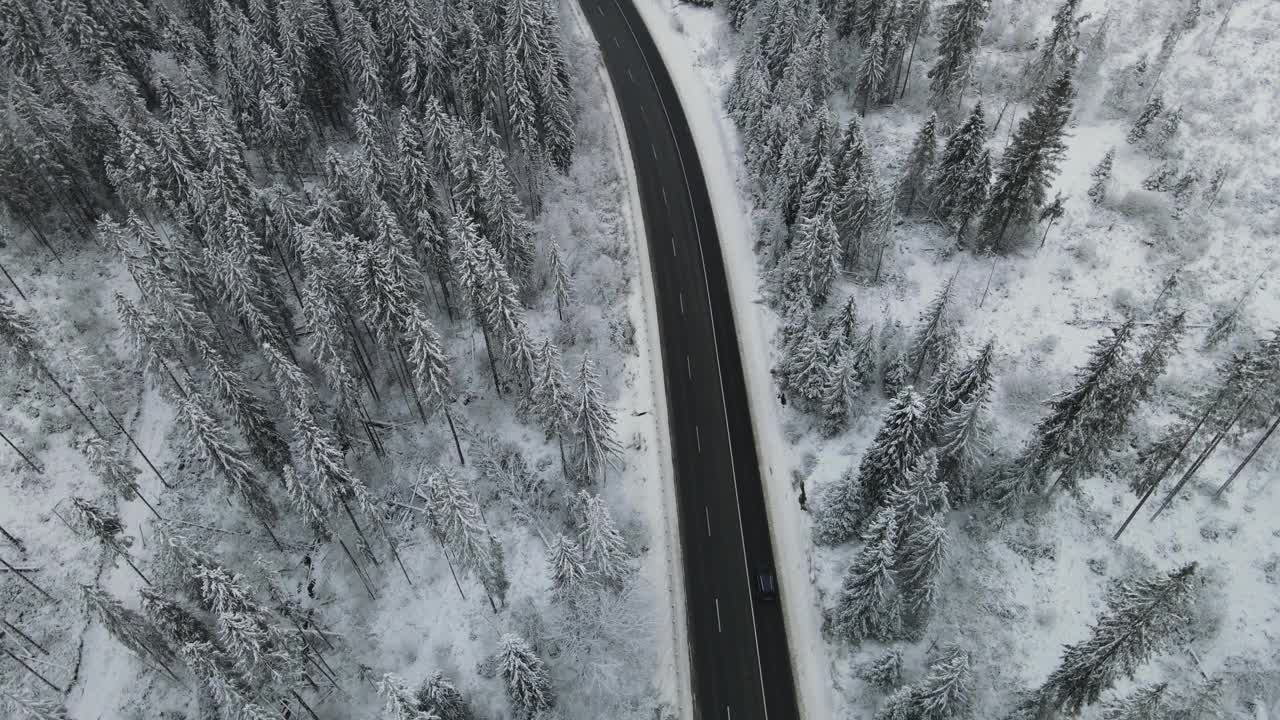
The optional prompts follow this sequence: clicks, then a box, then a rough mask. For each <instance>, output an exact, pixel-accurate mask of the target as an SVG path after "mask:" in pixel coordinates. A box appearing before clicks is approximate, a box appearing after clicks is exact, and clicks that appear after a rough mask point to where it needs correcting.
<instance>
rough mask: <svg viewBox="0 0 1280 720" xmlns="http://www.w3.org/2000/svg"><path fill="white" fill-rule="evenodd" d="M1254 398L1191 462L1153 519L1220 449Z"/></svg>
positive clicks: (1239, 410) (1251, 397) (1248, 400)
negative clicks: (1220, 445) (1219, 445)
mask: <svg viewBox="0 0 1280 720" xmlns="http://www.w3.org/2000/svg"><path fill="white" fill-rule="evenodd" d="M1252 400H1253V394H1250V395H1249V397H1247V398H1245V399H1244V401H1243V402H1241V403H1240V407H1239V408H1237V409H1236V412H1235V414H1234V415H1232V416H1231V420H1230V421H1229V422H1227V424H1226V425H1225V426H1224V427H1223V428H1222V429H1221V430H1219V431H1218V434H1217V435H1215V436H1214V438H1213V441H1212V442H1210V443H1209V446H1208V447H1206V448H1205V449H1204V450H1203V451H1202V452H1201V453H1200V456H1199V457H1197V458H1196V461H1195V462H1194V463H1192V464H1191V467H1189V468H1187V471H1186V472H1185V473H1183V474H1182V477H1181V478H1180V479H1179V480H1178V484H1177V485H1174V486H1173V489H1172V490H1170V491H1169V494H1168V495H1167V496H1165V499H1164V502H1163V503H1162V504H1161V505H1160V507H1158V508H1156V511H1155V512H1154V513H1152V515H1151V519H1152V520H1155V519H1156V518H1157V517H1159V516H1160V513H1162V512H1164V510H1165V508H1167V507H1169V504H1170V503H1172V502H1173V499H1174V498H1175V497H1177V495H1178V493H1179V492H1181V491H1182V488H1183V487H1184V486H1186V484H1187V483H1188V482H1190V480H1191V478H1192V476H1194V475H1195V474H1196V472H1197V471H1198V470H1199V469H1200V466H1201V465H1203V464H1204V462H1205V461H1206V460H1208V459H1209V456H1210V455H1212V454H1213V451H1214V450H1217V449H1218V443H1220V442H1222V438H1224V437H1226V436H1227V433H1228V432H1230V431H1231V428H1232V427H1233V426H1235V424H1236V421H1237V420H1239V419H1240V416H1241V415H1244V411H1245V409H1246V408H1248V407H1249V403H1250V402H1251V401H1252Z"/></svg>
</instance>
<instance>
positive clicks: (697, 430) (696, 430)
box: [693, 425, 702, 455]
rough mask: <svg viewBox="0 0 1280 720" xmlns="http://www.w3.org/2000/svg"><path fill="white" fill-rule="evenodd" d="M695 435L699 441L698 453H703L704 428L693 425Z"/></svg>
mask: <svg viewBox="0 0 1280 720" xmlns="http://www.w3.org/2000/svg"><path fill="white" fill-rule="evenodd" d="M693 435H694V437H695V438H696V439H697V441H698V454H699V455H701V454H702V429H701V428H699V427H698V426H697V425H694V426H693Z"/></svg>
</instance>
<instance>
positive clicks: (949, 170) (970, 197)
mask: <svg viewBox="0 0 1280 720" xmlns="http://www.w3.org/2000/svg"><path fill="white" fill-rule="evenodd" d="M986 145H987V122H986V119H985V118H984V117H983V110H982V103H981V102H979V103H976V104H975V105H974V106H973V112H971V113H969V118H968V119H967V120H965V122H964V124H963V125H961V126H960V129H959V130H957V131H956V132H955V133H954V134H953V135H952V136H951V137H950V138H948V139H947V145H946V147H945V148H944V149H943V151H942V158H941V159H940V160H939V162H938V173H937V175H936V176H935V177H934V184H933V197H934V208H935V210H936V211H937V213H938V214H939V215H940V216H941V217H942V218H944V219H947V220H953V221H958V222H959V225H960V230H959V233H958V237H959V238H960V239H961V242H963V239H964V231H965V230H966V229H967V228H968V226H969V221H970V220H971V219H973V218H974V217H975V216H976V215H977V214H978V213H979V212H981V211H982V206H983V205H984V204H985V203H986V201H987V189H988V187H989V186H990V184H991V153H990V151H988V150H987V147H986Z"/></svg>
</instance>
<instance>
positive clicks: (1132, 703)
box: [1102, 683, 1169, 720]
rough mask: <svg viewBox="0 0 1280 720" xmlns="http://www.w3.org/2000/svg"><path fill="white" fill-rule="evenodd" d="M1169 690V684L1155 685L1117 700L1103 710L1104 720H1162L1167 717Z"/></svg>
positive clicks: (1142, 688) (1109, 703) (1144, 687)
mask: <svg viewBox="0 0 1280 720" xmlns="http://www.w3.org/2000/svg"><path fill="white" fill-rule="evenodd" d="M1168 689H1169V685H1168V683H1154V684H1151V685H1144V686H1142V687H1140V688H1138V689H1137V690H1134V691H1133V692H1132V693H1129V694H1128V695H1126V696H1124V697H1122V698H1116V699H1114V700H1112V701H1110V702H1108V703H1106V705H1105V707H1104V708H1103V710H1102V717H1103V720H1162V718H1164V717H1166V715H1165V702H1166V700H1165V691H1166V690H1168Z"/></svg>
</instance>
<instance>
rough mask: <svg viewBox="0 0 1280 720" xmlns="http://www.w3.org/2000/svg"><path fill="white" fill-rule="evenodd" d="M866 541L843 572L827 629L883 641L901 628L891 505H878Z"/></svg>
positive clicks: (895, 529) (859, 638) (850, 637)
mask: <svg viewBox="0 0 1280 720" xmlns="http://www.w3.org/2000/svg"><path fill="white" fill-rule="evenodd" d="M862 539H863V541H864V542H865V543H866V545H864V546H863V548H862V550H861V551H860V552H859V553H858V556H857V558H856V559H855V560H854V562H853V565H852V566H850V567H849V570H848V572H846V573H845V576H844V581H843V583H842V584H841V588H840V594H839V596H838V597H837V599H836V607H835V608H834V609H833V610H832V612H831V618H830V622H831V629H832V631H833V632H835V634H836V635H837V636H839V637H841V638H844V639H845V640H848V641H849V642H852V643H860V642H862V641H863V640H866V639H872V640H880V641H887V640H892V639H894V638H896V637H897V636H898V634H899V633H900V632H901V630H902V599H901V597H900V596H899V594H898V589H897V585H896V583H895V580H894V571H893V565H894V557H895V555H896V553H897V549H898V527H897V521H896V520H895V518H894V511H893V509H892V508H882V509H881V510H880V511H879V512H877V513H876V515H875V517H874V518H873V519H872V520H871V522H870V523H869V524H868V526H867V530H866V532H865V533H864V534H863V538H862Z"/></svg>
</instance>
